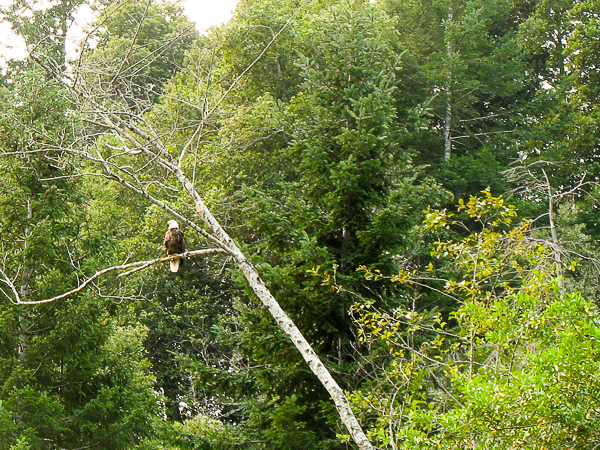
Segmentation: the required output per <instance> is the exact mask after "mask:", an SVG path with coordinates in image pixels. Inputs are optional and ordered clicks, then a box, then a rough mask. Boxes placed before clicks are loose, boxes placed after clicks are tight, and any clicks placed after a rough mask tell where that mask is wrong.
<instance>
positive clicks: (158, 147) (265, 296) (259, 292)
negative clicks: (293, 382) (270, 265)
mask: <svg viewBox="0 0 600 450" xmlns="http://www.w3.org/2000/svg"><path fill="white" fill-rule="evenodd" d="M263 53H264V52H263ZM32 58H33V59H34V60H35V61H36V62H37V63H38V64H40V65H41V66H42V67H44V69H46V70H47V71H48V72H49V73H50V74H52V75H53V76H54V77H55V78H56V79H57V80H59V81H62V82H63V83H64V85H65V87H66V88H67V89H68V90H70V91H71V92H72V93H73V94H74V96H75V97H76V98H77V99H78V100H79V102H80V105H81V110H82V114H85V111H86V108H89V115H90V117H87V118H85V119H84V120H85V121H87V122H89V123H93V124H96V125H97V126H101V127H103V128H105V129H106V132H107V133H110V134H112V135H114V136H116V137H117V138H118V139H119V140H120V141H121V143H122V145H123V149H122V150H123V151H124V152H127V153H129V154H131V155H134V154H138V153H144V154H146V155H148V156H151V159H152V161H153V163H154V164H157V165H159V166H161V167H162V168H163V169H166V170H167V171H169V172H170V173H172V174H173V175H174V176H175V177H176V178H177V179H178V181H179V182H180V184H181V186H182V187H183V189H184V190H185V192H186V193H187V194H188V195H189V196H190V197H191V199H192V200H193V202H194V205H195V208H196V211H197V212H198V214H199V215H200V217H201V218H202V219H203V221H204V222H205V223H206V225H207V226H208V228H209V229H210V230H211V232H212V234H209V233H206V232H205V231H204V230H202V229H201V228H199V227H198V226H197V225H195V224H193V223H192V222H191V221H190V220H189V219H188V218H185V217H183V216H182V215H180V214H178V213H177V212H176V211H173V210H172V209H171V208H169V207H168V206H167V205H166V204H165V203H164V202H161V201H160V200H158V199H156V198H153V197H152V196H151V195H149V194H148V193H147V192H146V191H144V190H143V189H142V188H141V187H137V186H135V185H134V184H132V183H131V182H129V181H127V180H126V179H124V178H123V177H120V176H119V175H118V174H116V173H115V172H114V171H113V170H112V168H113V167H115V166H113V165H111V164H109V162H108V161H107V160H105V159H104V158H103V157H102V155H100V154H97V155H91V154H88V157H89V159H90V160H92V161H95V162H97V163H100V164H101V165H102V166H103V169H104V171H105V176H106V177H107V178H110V179H113V180H115V181H118V182H120V183H121V184H122V185H123V186H125V187H127V188H129V189H131V190H132V191H134V192H136V193H137V194H139V195H142V196H143V197H145V198H147V199H148V200H150V201H151V202H153V203H154V204H156V205H158V206H159V207H161V208H162V209H164V210H165V211H169V212H170V213H172V214H173V215H174V216H175V217H177V218H179V219H181V220H182V221H183V222H185V223H187V224H188V225H192V228H194V229H195V230H196V231H198V232H200V233H201V234H203V235H204V236H205V237H207V238H208V239H210V240H211V241H213V242H215V243H217V244H219V246H220V248H222V249H223V250H225V251H226V252H227V253H229V254H230V255H231V256H232V257H233V260H234V261H235V263H236V265H237V267H238V268H239V269H240V271H241V272H242V273H243V274H244V276H245V278H246V280H247V282H248V284H249V286H250V287H251V288H252V290H253V291H254V293H255V294H256V296H257V297H258V298H259V299H260V301H261V302H262V303H263V305H264V306H265V307H266V308H267V309H268V311H269V312H270V313H271V315H272V317H273V319H274V320H275V321H276V323H277V324H278V325H279V326H280V328H281V329H282V330H283V331H284V332H285V333H286V335H287V336H288V337H289V338H290V339H291V341H292V342H293V344H294V345H295V346H296V348H297V349H298V351H299V352H300V354H301V355H302V357H303V358H304V360H305V361H306V363H307V364H308V366H309V367H310V369H311V370H312V372H313V373H314V374H315V376H316V377H317V378H318V379H319V381H320V382H321V383H322V385H323V386H324V387H325V389H327V392H328V393H329V394H330V395H331V398H332V400H333V402H334V404H335V406H336V408H337V411H338V413H339V415H340V418H341V420H342V422H343V423H344V425H345V426H346V428H347V429H348V432H349V433H350V435H351V437H352V439H353V440H354V442H355V443H356V445H357V446H358V448H359V449H361V450H373V449H374V448H375V447H373V445H372V444H371V443H370V442H369V439H368V438H367V436H366V435H365V433H364V432H363V430H362V428H361V426H360V424H359V422H358V420H357V419H356V417H355V415H354V413H353V412H352V409H351V407H350V403H349V402H348V399H347V398H346V395H345V394H344V391H343V390H342V389H341V388H340V386H339V385H338V384H337V382H336V381H335V379H334V378H333V377H332V375H331V373H330V372H329V371H328V370H327V368H326V367H325V365H324V364H323V362H322V361H321V360H320V358H319V357H318V355H317V354H316V353H315V351H314V350H313V349H312V347H311V345H310V344H309V343H308V341H307V340H306V338H305V337H304V336H303V335H302V333H301V331H300V330H299V329H298V327H296V325H295V324H294V322H293V321H292V320H291V319H290V317H289V316H288V315H287V314H286V313H285V311H284V310H283V309H282V308H281V306H280V305H279V303H278V302H277V300H276V299H275V298H274V297H273V295H272V294H271V292H270V291H269V289H268V288H267V287H266V286H265V283H264V282H263V280H262V279H261V277H260V275H259V273H258V272H257V270H256V269H255V268H254V266H253V265H252V264H251V262H250V261H249V260H248V258H247V257H246V255H245V254H244V253H243V252H242V251H241V250H240V249H239V247H238V246H237V245H236V243H235V242H234V241H233V239H232V238H231V237H230V236H229V235H228V234H227V233H226V232H225V230H224V229H223V227H222V226H221V224H220V223H219V222H218V221H217V220H216V218H215V217H214V216H213V215H212V214H211V212H210V211H209V210H208V208H207V207H206V205H205V203H204V200H203V199H202V197H201V196H200V194H199V193H198V191H197V190H196V188H195V187H194V185H193V183H192V182H191V180H190V178H188V177H187V175H186V174H185V173H184V171H183V170H182V165H181V163H182V161H183V158H184V154H185V153H186V150H187V148H188V147H189V143H188V145H186V146H184V147H183V149H182V152H181V156H180V157H179V161H177V162H176V161H175V160H174V158H173V157H172V156H171V154H170V153H169V152H168V151H167V149H166V147H165V145H164V144H163V143H162V140H161V138H160V136H158V135H156V134H155V133H154V130H152V129H151V128H150V127H149V126H148V124H147V123H146V122H145V121H144V119H143V117H137V116H136V114H135V113H131V114H130V115H129V116H128V120H127V121H125V120H124V119H122V118H121V116H120V115H119V114H118V113H116V112H113V111H110V110H107V109H105V108H104V107H103V106H102V105H101V104H100V103H98V102H97V101H95V99H94V98H93V97H92V96H91V95H90V94H89V93H88V92H86V91H84V90H82V89H80V88H78V87H77V86H73V85H71V84H69V83H65V82H64V79H63V78H62V77H61V75H60V74H58V73H57V72H56V71H55V70H53V69H52V68H51V67H49V66H48V65H46V64H45V63H44V62H43V61H42V60H41V59H39V58H36V57H35V55H32ZM236 82H237V80H236ZM221 101H222V99H221ZM219 103H220V102H219ZM215 108H216V106H215ZM213 109H214V108H213ZM198 129H200V127H199V128H198ZM199 133H200V132H199V131H197V132H196V133H194V135H193V136H192V139H193V138H195V137H197V136H198V134H199ZM131 149H135V151H132V150H131ZM117 169H118V168H116V169H115V170H117ZM123 172H124V173H127V174H130V173H131V172H130V171H129V170H125V169H124V170H123ZM63 296H65V295H63ZM63 296H61V298H62V297H63Z"/></svg>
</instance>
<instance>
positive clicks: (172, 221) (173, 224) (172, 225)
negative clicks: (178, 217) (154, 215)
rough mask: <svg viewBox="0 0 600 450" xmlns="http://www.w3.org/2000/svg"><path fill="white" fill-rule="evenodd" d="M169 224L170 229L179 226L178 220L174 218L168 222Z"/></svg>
mask: <svg viewBox="0 0 600 450" xmlns="http://www.w3.org/2000/svg"><path fill="white" fill-rule="evenodd" d="M167 224H168V225H169V230H170V229H171V228H179V224H178V223H177V222H175V221H174V220H169V221H168V222H167Z"/></svg>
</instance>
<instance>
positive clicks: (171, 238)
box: [164, 220, 185, 272]
mask: <svg viewBox="0 0 600 450" xmlns="http://www.w3.org/2000/svg"><path fill="white" fill-rule="evenodd" d="M167 223H168V225H169V228H168V229H167V232H166V233H165V242H164V247H165V250H166V251H167V255H177V254H179V253H184V252H185V242H184V240H183V233H182V232H181V230H180V229H179V225H178V224H177V222H175V221H174V220H169V222H167ZM179 262H180V260H179V259H172V260H170V261H169V264H170V266H171V272H177V271H178V270H179Z"/></svg>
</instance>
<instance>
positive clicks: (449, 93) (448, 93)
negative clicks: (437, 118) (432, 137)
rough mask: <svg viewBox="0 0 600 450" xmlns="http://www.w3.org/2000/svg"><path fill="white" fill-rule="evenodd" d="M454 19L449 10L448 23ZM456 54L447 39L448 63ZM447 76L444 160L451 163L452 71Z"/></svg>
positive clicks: (450, 40) (448, 38)
mask: <svg viewBox="0 0 600 450" xmlns="http://www.w3.org/2000/svg"><path fill="white" fill-rule="evenodd" d="M453 18H454V14H453V11H452V7H449V9H448V23H449V24H451V23H452V20H453ZM453 54H454V48H453V46H452V39H451V38H450V37H446V57H447V58H448V63H451V58H452V55H453ZM447 70H448V73H447V75H446V89H445V91H446V116H445V117H444V160H445V161H449V160H450V157H451V156H452V114H453V111H452V101H453V98H452V69H447Z"/></svg>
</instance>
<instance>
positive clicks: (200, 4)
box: [0, 0, 238, 61]
mask: <svg viewBox="0 0 600 450" xmlns="http://www.w3.org/2000/svg"><path fill="white" fill-rule="evenodd" d="M42 1H43V0H42ZM10 3H11V0H0V6H7V5H8V4H10ZM237 3H238V0H183V3H182V4H183V6H184V8H185V12H186V14H187V16H188V17H189V18H190V20H192V21H193V22H195V23H196V28H198V30H199V31H201V32H202V31H205V30H206V29H207V28H209V27H211V26H213V25H221V24H222V23H225V22H227V21H228V20H229V19H230V18H231V15H232V13H233V10H234V9H235V6H236V5H237ZM83 16H84V17H85V16H86V15H85V14H83ZM88 17H89V16H88ZM85 20H86V19H85V18H84V19H82V21H85ZM87 20H89V19H87ZM72 39H73V40H77V36H73V37H72ZM25 55H26V51H25V45H24V44H23V43H22V41H21V40H20V39H19V38H18V37H16V36H15V35H14V34H13V33H12V32H11V30H10V25H8V24H7V23H0V61H3V60H6V59H8V58H23V57H24V56H25Z"/></svg>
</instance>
